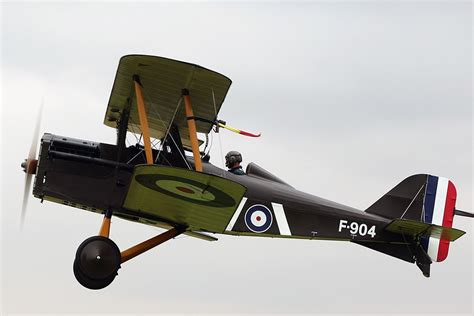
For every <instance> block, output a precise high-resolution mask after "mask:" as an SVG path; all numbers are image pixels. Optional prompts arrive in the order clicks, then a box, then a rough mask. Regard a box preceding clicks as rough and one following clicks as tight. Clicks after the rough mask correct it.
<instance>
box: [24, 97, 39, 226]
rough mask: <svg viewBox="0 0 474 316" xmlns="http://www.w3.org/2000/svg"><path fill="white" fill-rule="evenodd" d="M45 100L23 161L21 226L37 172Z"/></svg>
mask: <svg viewBox="0 0 474 316" xmlns="http://www.w3.org/2000/svg"><path fill="white" fill-rule="evenodd" d="M43 106H44V100H41V104H40V107H39V110H38V116H37V117H36V126H35V129H34V131H33V139H32V141H31V146H30V151H29V152H28V158H27V159H25V161H23V162H22V163H21V167H22V168H23V171H24V172H25V187H24V190H23V204H22V207H21V227H23V223H24V221H25V216H26V207H27V205H28V198H29V193H30V190H31V182H32V179H33V175H34V174H35V173H36V167H37V166H38V160H37V159H36V151H37V147H38V137H39V129H40V126H41V116H42V114H43Z"/></svg>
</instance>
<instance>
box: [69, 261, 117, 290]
mask: <svg viewBox="0 0 474 316" xmlns="http://www.w3.org/2000/svg"><path fill="white" fill-rule="evenodd" d="M72 270H73V272H74V276H75V277H76V280H77V282H79V284H81V285H82V286H84V287H86V288H88V289H90V290H100V289H103V288H104V287H107V286H108V285H109V284H110V283H112V281H113V280H114V279H115V276H116V275H117V274H115V275H113V276H110V277H108V278H106V279H102V280H94V279H90V278H88V277H87V276H85V275H84V273H82V271H81V270H80V269H79V267H78V264H77V260H74V264H73V266H72Z"/></svg>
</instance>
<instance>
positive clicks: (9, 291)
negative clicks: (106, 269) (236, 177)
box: [0, 1, 474, 315]
mask: <svg viewBox="0 0 474 316" xmlns="http://www.w3.org/2000/svg"><path fill="white" fill-rule="evenodd" d="M0 8H1V41H0V44H1V103H2V104H1V112H0V113H1V153H0V159H1V169H0V172H1V173H0V179H1V195H0V199H1V252H0V254H1V260H0V264H1V275H0V276H1V288H0V289H1V301H0V305H1V308H0V311H1V314H5V315H9V314H17V313H28V314H36V313H55V314H69V313H80V314H102V313H124V314H149V313H168V314H169V313H179V314H186V313H201V314H209V313H219V314H223V313H237V314H274V313H282V314H300V313H308V314H316V313H317V314H332V313H338V314H367V313H386V314H425V313H426V314H431V313H442V314H459V315H461V314H465V315H470V314H472V313H473V297H474V293H473V282H474V281H473V256H474V255H473V253H474V251H473V248H474V246H473V237H472V236H473V235H474V225H473V222H472V220H470V219H466V218H460V217H455V219H454V227H456V228H458V229H461V230H464V231H466V232H467V233H466V235H465V236H463V237H462V238H460V239H459V240H458V241H456V242H455V243H453V244H451V248H450V255H449V257H448V259H447V260H446V261H445V262H443V263H438V264H433V265H432V268H431V274H432V277H431V278H429V279H426V278H424V277H423V276H422V274H421V272H420V271H419V270H418V268H417V267H416V266H415V265H412V264H409V263H406V262H403V261H400V260H397V259H395V258H392V257H389V256H385V255H383V254H380V253H377V252H374V251H372V250H370V249H366V248H364V247H360V246H358V245H354V244H350V243H344V242H330V241H305V240H279V239H264V238H252V237H232V236H221V235H219V236H217V237H218V238H219V241H218V242H213V243H211V242H207V241H203V240H198V239H193V238H190V237H178V238H176V239H174V240H171V241H168V242H167V243H165V244H163V245H160V246H159V247H157V248H155V249H153V250H152V251H149V252H147V253H146V254H144V255H141V256H139V257H137V258H135V259H134V260H132V261H130V262H127V263H126V264H124V265H123V266H122V269H120V271H119V276H118V277H117V278H116V279H115V281H114V282H113V283H112V284H111V285H110V286H109V287H107V288H106V289H104V290H101V291H89V290H86V289H85V288H83V287H82V286H81V285H79V284H78V283H77V282H76V280H75V279H74V276H73V274H72V261H73V258H74V254H75V251H76V248H77V246H78V245H79V244H80V243H81V242H82V241H83V240H84V239H86V238H87V237H89V236H92V235H95V234H97V232H98V229H99V227H100V223H101V220H102V218H101V216H100V215H97V214H93V213H89V212H85V211H80V210H78V209H73V208H68V207H65V206H62V205H56V204H53V203H49V202H45V203H43V204H41V203H40V202H39V200H37V199H34V198H33V197H31V198H30V201H29V205H28V213H27V218H26V223H25V225H24V227H23V229H22V230H20V225H19V224H20V211H21V202H22V194H23V183H24V174H23V173H22V171H21V169H20V163H21V162H22V161H23V159H24V158H25V157H26V156H27V153H28V149H29V146H30V143H31V141H32V140H31V138H32V133H33V129H34V124H35V120H36V116H37V112H38V108H39V104H40V102H41V100H42V99H44V102H45V107H44V112H43V119H42V125H41V133H44V132H49V133H53V134H57V135H65V136H70V137H75V138H80V139H85V140H94V141H100V142H104V143H114V142H115V131H114V130H113V129H111V128H109V127H106V126H105V125H103V124H102V122H103V118H104V114H105V109H106V105H107V102H108V98H109V94H110V91H111V88H112V83H113V79H114V76H115V71H116V68H117V65H118V60H119V58H120V57H121V56H123V55H126V54H132V53H139V54H150V55H158V56H163V57H169V58H173V59H178V60H183V61H187V62H191V63H195V64H199V65H201V66H204V67H206V68H210V69H213V70H215V71H218V72H221V73H223V74H225V75H226V76H228V77H230V78H231V79H232V80H233V84H232V86H231V88H230V91H229V94H228V96H227V98H226V101H225V103H224V105H223V107H222V110H221V112H220V114H219V116H220V118H222V119H224V120H226V121H227V123H229V125H232V126H235V127H238V128H241V129H243V130H248V131H251V132H261V133H262V136H261V137H260V138H258V139H250V138H244V137H242V136H239V135H236V134H232V133H229V132H226V131H222V132H221V133H220V135H219V136H218V137H217V136H215V137H214V146H213V148H212V151H211V162H212V163H214V164H216V165H218V166H222V157H223V155H225V153H226V152H227V151H229V150H238V151H240V152H241V153H242V154H243V158H244V166H245V165H246V164H247V163H249V162H252V161H253V162H255V163H257V164H259V165H260V166H263V167H264V168H265V169H267V170H269V171H271V172H272V173H274V174H276V175H277V176H278V177H280V178H282V179H283V180H285V181H286V182H288V183H290V184H291V185H293V186H294V187H296V188H297V189H299V190H302V191H305V192H308V193H311V194H314V195H317V196H321V197H324V198H327V199H330V200H334V201H336V202H339V203H342V204H346V205H350V206H353V207H355V208H358V209H360V210H364V209H366V208H367V207H368V206H370V205H371V204H372V203H373V202H374V201H376V200H377V199H378V198H379V197H380V196H382V195H383V194H385V193H386V192H387V191H389V190H390V189H391V188H392V187H394V186H395V185H396V184H397V183H399V182H400V181H401V180H403V179H404V178H406V177H408V176H410V175H412V174H417V173H430V174H434V175H439V176H444V177H448V178H450V179H451V180H452V181H453V182H454V183H455V185H456V187H457V193H458V200H457V207H458V208H460V209H463V210H467V211H473V210H474V209H473V191H474V190H473V181H472V179H473V178H472V177H473V168H472V162H473V151H472V144H473V142H472V141H473V130H472V121H473V109H472V4H471V3H470V2H468V1H466V2H457V1H449V2H448V1H446V2H431V1H421V2H410V1H397V2H389V1H373V2H370V1H367V2H357V1H348V2H339V1H338V2H295V3H293V2H292V3H276V2H275V3H273V2H265V3H254V2H235V3H217V2H180V3H164V2H136V3H131V2H130V3H127V2H75V3H65V2H48V3H46V2H45V3H42V2H22V3H14V2H2V3H1V6H0ZM129 140H130V141H133V140H134V137H133V136H132V135H129ZM221 147H222V150H221ZM161 231H162V230H160V229H156V228H154V227H150V226H145V225H140V224H136V223H131V222H127V221H123V220H120V219H113V224H112V231H111V238H112V239H113V240H114V241H115V242H116V243H117V244H118V246H119V247H120V248H121V249H124V248H127V247H129V246H131V245H133V244H135V243H138V242H141V241H143V240H145V239H147V238H149V237H152V236H154V235H156V234H157V233H159V232H161Z"/></svg>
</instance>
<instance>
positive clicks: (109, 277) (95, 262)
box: [73, 236, 121, 290]
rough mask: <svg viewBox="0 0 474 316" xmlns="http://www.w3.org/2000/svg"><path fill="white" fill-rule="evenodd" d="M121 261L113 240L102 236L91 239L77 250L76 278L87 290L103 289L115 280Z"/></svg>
mask: <svg viewBox="0 0 474 316" xmlns="http://www.w3.org/2000/svg"><path fill="white" fill-rule="evenodd" d="M120 261H121V257H120V250H119V248H118V247H117V245H116V244H115V243H114V242H113V241H112V240H110V239H109V238H106V237H102V236H94V237H90V238H88V239H86V240H84V241H83V242H82V244H81V245H80V246H79V248H77V252H76V258H75V260H74V264H73V272H74V276H75V277H76V279H77V281H78V282H79V283H80V284H81V285H83V286H84V287H86V288H89V289H92V290H98V289H102V288H104V287H106V286H107V285H109V284H110V283H112V281H113V280H114V279H115V276H116V275H117V271H118V269H120Z"/></svg>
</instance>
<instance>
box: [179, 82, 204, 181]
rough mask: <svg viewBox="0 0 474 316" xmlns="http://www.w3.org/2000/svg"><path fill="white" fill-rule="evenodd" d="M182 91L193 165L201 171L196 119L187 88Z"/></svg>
mask: <svg viewBox="0 0 474 316" xmlns="http://www.w3.org/2000/svg"><path fill="white" fill-rule="evenodd" d="M182 93H183V97H184V105H185V109H186V118H187V121H188V128H189V139H190V140H191V146H192V148H193V156H194V166H195V169H196V171H199V172H202V162H201V155H200V153H199V143H198V140H197V132H196V120H195V119H194V113H193V107H192V105H191V99H190V97H189V91H188V89H183V90H182Z"/></svg>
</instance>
